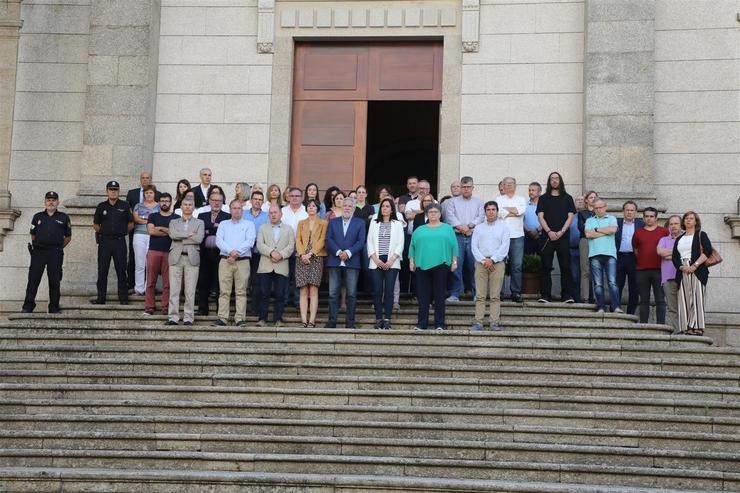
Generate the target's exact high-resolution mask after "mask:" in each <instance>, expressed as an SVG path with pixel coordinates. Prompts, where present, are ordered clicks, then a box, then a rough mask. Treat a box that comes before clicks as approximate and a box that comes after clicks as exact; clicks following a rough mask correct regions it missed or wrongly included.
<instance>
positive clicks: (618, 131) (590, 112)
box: [583, 0, 655, 208]
mask: <svg viewBox="0 0 740 493" xmlns="http://www.w3.org/2000/svg"><path fill="white" fill-rule="evenodd" d="M585 9H586V17H585V19H586V26H585V31H586V45H585V54H584V68H583V72H584V103H585V104H584V113H585V114H584V139H583V146H584V149H583V186H584V190H596V191H598V192H599V194H600V195H602V196H603V197H605V198H606V199H607V200H611V202H612V203H611V204H610V205H611V206H612V207H614V206H616V205H617V203H619V204H618V205H620V206H621V201H622V200H626V199H628V198H631V199H636V200H637V201H638V204H639V206H640V207H641V208H642V207H644V206H646V205H655V203H654V202H655V192H654V186H653V182H654V181H653V176H654V175H653V162H654V159H653V130H654V123H653V109H654V89H655V87H654V86H655V62H654V56H653V54H654V46H655V43H654V38H655V2H654V0H586V4H585Z"/></svg>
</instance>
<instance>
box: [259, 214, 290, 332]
mask: <svg viewBox="0 0 740 493" xmlns="http://www.w3.org/2000/svg"><path fill="white" fill-rule="evenodd" d="M269 215H270V222H269V223H267V224H263V225H262V226H260V229H259V232H258V233H257V243H256V247H257V251H259V252H260V264H259V266H258V267H257V275H258V276H259V278H260V291H261V295H262V304H261V305H260V319H259V321H258V322H257V325H258V326H260V327H262V326H264V325H265V324H266V323H267V308H268V305H269V304H270V294H271V293H273V294H274V295H275V296H274V298H275V318H274V320H275V326H276V327H280V326H281V325H283V308H284V307H285V298H284V296H283V295H284V293H285V286H286V283H287V282H288V275H289V273H290V267H289V265H288V259H289V258H290V256H291V255H292V254H293V252H294V251H295V232H294V231H293V228H291V227H290V226H288V225H287V224H283V222H282V219H283V213H282V211H281V210H280V207H278V206H277V205H275V204H272V205H270V211H269Z"/></svg>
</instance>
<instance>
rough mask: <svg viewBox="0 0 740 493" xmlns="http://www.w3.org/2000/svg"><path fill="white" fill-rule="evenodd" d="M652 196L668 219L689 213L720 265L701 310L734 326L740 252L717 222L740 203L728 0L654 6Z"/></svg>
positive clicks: (739, 80)
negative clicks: (715, 249) (715, 251)
mask: <svg viewBox="0 0 740 493" xmlns="http://www.w3.org/2000/svg"><path fill="white" fill-rule="evenodd" d="M655 7H656V12H655V189H656V191H657V194H658V197H659V200H660V202H661V203H662V204H664V205H665V207H666V209H667V211H668V212H670V213H683V212H685V211H687V210H690V209H691V210H694V211H696V212H697V213H699V215H700V217H701V221H702V228H703V229H704V230H705V231H706V232H707V233H708V234H709V236H710V238H711V239H712V241H713V243H714V244H716V245H718V246H719V248H720V250H721V252H722V256H723V257H724V259H725V261H724V262H723V263H722V264H720V265H719V266H717V267H713V268H712V269H711V271H710V280H709V284H708V287H707V298H708V299H707V307H708V309H709V311H712V312H715V313H714V314H713V315H712V317H711V318H712V320H714V321H716V322H717V323H725V322H728V323H733V322H734V323H735V324H736V325H738V324H740V317H739V316H738V313H740V302H739V301H738V297H737V293H738V292H739V291H740V244H739V243H738V241H737V239H732V238H731V237H730V228H729V227H727V226H726V225H725V224H724V222H723V217H724V216H726V215H730V214H737V201H738V197H740V35H739V33H738V28H739V26H740V22H738V20H737V12H738V10H737V7H738V3H737V2H736V1H734V0H657V1H656V4H655Z"/></svg>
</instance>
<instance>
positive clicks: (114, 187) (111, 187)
mask: <svg viewBox="0 0 740 493" xmlns="http://www.w3.org/2000/svg"><path fill="white" fill-rule="evenodd" d="M105 188H106V189H108V190H119V189H120V188H121V186H120V185H119V184H118V182H117V181H116V180H111V181H109V182H108V184H107V185H105Z"/></svg>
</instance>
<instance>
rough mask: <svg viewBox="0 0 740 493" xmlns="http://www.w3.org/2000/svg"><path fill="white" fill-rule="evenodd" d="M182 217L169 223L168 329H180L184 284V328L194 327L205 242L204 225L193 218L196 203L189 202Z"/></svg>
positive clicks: (186, 202) (183, 205) (183, 203)
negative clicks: (199, 268) (196, 288)
mask: <svg viewBox="0 0 740 493" xmlns="http://www.w3.org/2000/svg"><path fill="white" fill-rule="evenodd" d="M181 209H182V217H178V218H177V219H173V220H172V221H170V224H169V228H168V234H169V235H170V238H171V239H172V244H171V245H170V253H169V256H168V263H169V266H170V303H169V307H168V309H167V311H168V316H169V320H167V322H165V325H178V323H179V320H180V287H181V286H182V284H183V279H184V280H185V307H184V308H183V320H184V323H183V325H193V320H194V318H195V286H196V284H197V283H198V266H199V265H200V242H201V241H203V231H204V229H205V225H204V224H203V221H201V220H200V219H198V218H197V217H193V211H194V210H195V203H194V202H193V199H190V198H186V199H184V200H183V201H182V204H181Z"/></svg>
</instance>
